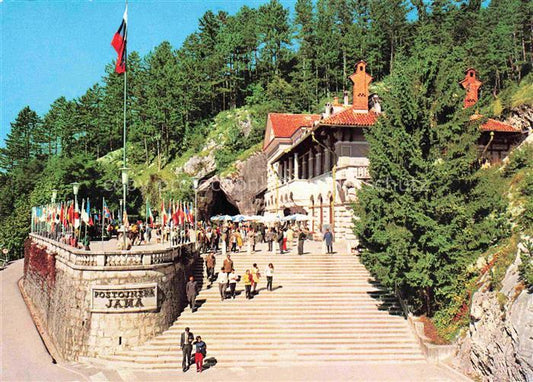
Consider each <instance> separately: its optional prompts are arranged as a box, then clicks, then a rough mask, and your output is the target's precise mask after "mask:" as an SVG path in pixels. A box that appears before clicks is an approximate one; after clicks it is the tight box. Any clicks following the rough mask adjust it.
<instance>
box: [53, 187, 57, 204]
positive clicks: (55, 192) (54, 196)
mask: <svg viewBox="0 0 533 382" xmlns="http://www.w3.org/2000/svg"><path fill="white" fill-rule="evenodd" d="M56 199H57V190H56V189H55V188H54V189H53V190H52V204H54V203H55V202H56Z"/></svg>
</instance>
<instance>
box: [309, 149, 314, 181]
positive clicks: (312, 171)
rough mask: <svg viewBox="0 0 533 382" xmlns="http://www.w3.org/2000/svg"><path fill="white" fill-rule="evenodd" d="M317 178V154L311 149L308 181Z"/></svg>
mask: <svg viewBox="0 0 533 382" xmlns="http://www.w3.org/2000/svg"><path fill="white" fill-rule="evenodd" d="M314 176H315V153H314V152H313V150H312V149H311V150H310V151H309V167H308V176H307V179H311V178H312V177H314Z"/></svg>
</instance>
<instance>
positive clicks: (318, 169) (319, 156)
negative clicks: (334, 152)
mask: <svg viewBox="0 0 533 382" xmlns="http://www.w3.org/2000/svg"><path fill="white" fill-rule="evenodd" d="M322 150H323V149H322V148H321V147H320V148H319V149H318V152H317V153H316V157H315V176H319V175H320V174H322Z"/></svg>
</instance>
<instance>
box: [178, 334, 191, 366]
mask: <svg viewBox="0 0 533 382" xmlns="http://www.w3.org/2000/svg"><path fill="white" fill-rule="evenodd" d="M193 342H194V334H192V333H191V332H190V329H189V328H185V331H184V332H183V333H181V341H180V347H181V351H182V352H183V361H182V363H181V367H182V369H183V372H186V371H187V370H189V367H190V366H191V363H192V361H191V359H192V356H191V353H192V343H193Z"/></svg>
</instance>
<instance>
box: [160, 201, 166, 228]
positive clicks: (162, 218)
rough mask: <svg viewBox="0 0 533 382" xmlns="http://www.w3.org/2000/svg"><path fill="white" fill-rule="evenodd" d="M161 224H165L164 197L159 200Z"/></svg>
mask: <svg viewBox="0 0 533 382" xmlns="http://www.w3.org/2000/svg"><path fill="white" fill-rule="evenodd" d="M161 224H163V227H164V226H166V225H167V211H166V210H165V199H163V201H162V202H161Z"/></svg>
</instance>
